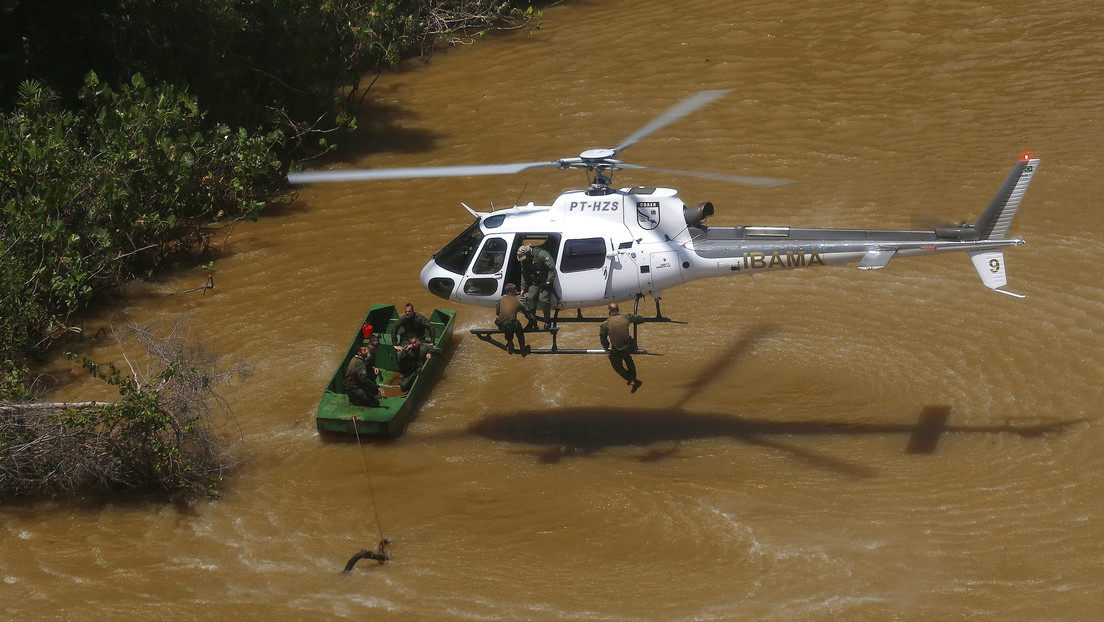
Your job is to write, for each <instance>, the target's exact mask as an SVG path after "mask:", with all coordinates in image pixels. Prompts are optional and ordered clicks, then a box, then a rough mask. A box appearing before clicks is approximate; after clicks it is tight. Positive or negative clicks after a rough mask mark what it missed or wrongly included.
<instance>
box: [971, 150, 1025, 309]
mask: <svg viewBox="0 0 1104 622" xmlns="http://www.w3.org/2000/svg"><path fill="white" fill-rule="evenodd" d="M1038 166H1039V160H1038V159H1037V158H1032V157H1030V156H1028V155H1025V156H1024V157H1023V158H1021V159H1020V161H1019V162H1017V163H1016V166H1014V167H1013V168H1012V172H1011V173H1009V175H1008V179H1006V180H1004V184H1003V185H1002V186H1001V187H1000V190H998V191H997V195H996V196H994V197H993V200H992V201H990V202H989V207H987V208H985V213H983V214H982V215H981V218H978V219H977V222H975V223H974V224H973V225H972V226H971V228H972V229H973V230H974V231H976V232H977V235H978V237H979V238H980V239H982V240H1004V239H1006V238H1007V236H1008V229H1009V228H1010V227H1011V226H1012V218H1013V217H1014V216H1015V215H1016V210H1017V209H1018V208H1019V207H1020V201H1022V200H1023V195H1024V193H1025V192H1027V185H1028V184H1029V183H1031V177H1032V176H1033V175H1035V169H1036V168H1038ZM1017 242H1018V243H1020V244H1022V243H1023V241H1022V240H1018V241H1017ZM970 259H971V260H972V261H973V262H974V269H975V270H977V273H978V276H980V277H981V282H982V283H984V284H985V286H986V287H988V288H989V289H992V290H995V291H998V292H1000V293H1002V294H1008V295H1009V296H1015V297H1017V298H1023V296H1022V295H1020V294H1014V293H1012V292H1007V291H1004V290H1003V289H1001V288H1002V287H1004V286H1005V285H1007V284H1008V274H1007V273H1006V272H1005V271H1004V251H1003V250H1001V249H999V248H993V249H987V250H978V251H971V252H970Z"/></svg>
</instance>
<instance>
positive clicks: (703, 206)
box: [682, 201, 713, 227]
mask: <svg viewBox="0 0 1104 622" xmlns="http://www.w3.org/2000/svg"><path fill="white" fill-rule="evenodd" d="M712 215H713V203H712V202H711V201H703V202H701V203H698V204H697V205H695V206H694V207H684V208H682V216H683V218H685V219H686V224H687V225H689V226H691V227H692V226H694V225H701V224H705V219H706V218H709V217H710V216H712Z"/></svg>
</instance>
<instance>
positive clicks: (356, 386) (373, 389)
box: [345, 339, 380, 407]
mask: <svg viewBox="0 0 1104 622" xmlns="http://www.w3.org/2000/svg"><path fill="white" fill-rule="evenodd" d="M372 341H373V342H374V345H375V347H376V349H378V348H379V340H378V339H373V340H372ZM375 360H376V356H375V352H374V351H372V350H369V347H368V346H364V345H362V346H360V349H359V350H357V353H356V354H354V355H353V358H351V359H349V366H348V367H346V368H345V394H346V395H348V396H349V403H350V404H352V405H353V406H373V407H374V406H379V405H380V401H379V396H380V388H379V385H377V384H376V376H377V375H379V369H378V368H377V367H376V366H375Z"/></svg>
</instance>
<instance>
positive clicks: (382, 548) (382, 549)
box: [344, 415, 391, 572]
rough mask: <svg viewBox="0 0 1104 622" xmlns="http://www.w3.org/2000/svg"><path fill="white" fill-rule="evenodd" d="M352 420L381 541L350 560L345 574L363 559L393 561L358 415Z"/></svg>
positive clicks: (381, 561)
mask: <svg viewBox="0 0 1104 622" xmlns="http://www.w3.org/2000/svg"><path fill="white" fill-rule="evenodd" d="M350 419H352V424H353V433H354V434H356V440H357V449H359V450H360V457H361V460H363V462H364V481H366V482H368V498H369V500H370V501H371V505H372V515H373V516H375V517H376V529H377V530H378V531H379V537H380V541H379V544H378V545H377V546H376V550H375V551H369V550H368V549H361V550H360V551H357V552H356V554H354V555H353V556H352V558H350V559H349V562H348V563H346V564H345V570H344V572H349V571H350V570H352V569H353V566H355V565H356V563H357V562H358V561H360V560H362V559H374V560H376V561H377V562H379V563H381V564H382V563H383V562H386V561H390V559H391V557H390V556H389V555H388V554H387V545H389V544H391V541H390V540H388V539H387V538H385V537H383V523H382V522H381V521H380V517H379V510H378V509H377V508H376V491H375V489H374V488H372V478H371V473H370V472H369V469H368V456H367V455H365V453H364V445H363V444H362V443H361V442H360V430H358V429H357V418H356V415H352V416H351V417H350Z"/></svg>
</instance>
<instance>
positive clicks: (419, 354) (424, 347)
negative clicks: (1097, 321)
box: [398, 337, 441, 391]
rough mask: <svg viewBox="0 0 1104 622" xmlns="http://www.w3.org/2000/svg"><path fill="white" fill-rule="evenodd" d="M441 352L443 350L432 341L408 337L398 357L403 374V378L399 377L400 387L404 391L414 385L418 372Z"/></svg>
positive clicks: (400, 371)
mask: <svg viewBox="0 0 1104 622" xmlns="http://www.w3.org/2000/svg"><path fill="white" fill-rule="evenodd" d="M440 354H441V350H440V349H439V348H437V347H436V346H434V345H433V344H432V343H431V342H428V341H421V340H420V339H418V338H417V337H411V338H410V339H408V340H407V342H406V345H405V346H403V348H402V351H400V352H399V357H398V364H399V373H401V374H402V378H400V379H399V388H400V389H402V390H403V391H409V390H410V387H412V386H414V381H415V380H416V379H417V378H418V373H419V372H421V371H422V367H424V366H425V364H426V361H428V360H429V359H431V358H433V357H434V356H439V355H440Z"/></svg>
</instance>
